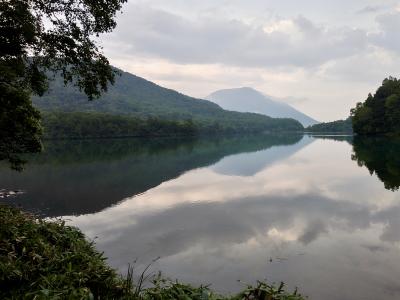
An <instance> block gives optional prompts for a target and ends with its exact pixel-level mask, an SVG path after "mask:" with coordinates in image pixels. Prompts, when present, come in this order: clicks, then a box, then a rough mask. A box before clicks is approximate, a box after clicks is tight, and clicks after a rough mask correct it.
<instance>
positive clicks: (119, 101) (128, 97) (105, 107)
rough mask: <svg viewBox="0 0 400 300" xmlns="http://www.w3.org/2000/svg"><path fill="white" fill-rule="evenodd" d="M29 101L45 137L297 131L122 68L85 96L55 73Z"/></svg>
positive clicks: (294, 125)
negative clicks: (102, 90) (91, 96)
mask: <svg viewBox="0 0 400 300" xmlns="http://www.w3.org/2000/svg"><path fill="white" fill-rule="evenodd" d="M33 103H34V105H35V106H36V107H37V108H39V109H40V110H41V111H42V113H43V112H44V113H43V116H44V126H45V128H46V127H47V129H46V130H45V132H46V133H47V136H58V135H59V134H60V135H61V136H74V135H76V133H77V132H80V133H81V134H79V135H80V136H88V135H89V136H108V135H109V133H110V132H111V133H112V132H114V133H113V136H121V135H122V136H136V135H140V136H142V135H148V134H147V133H149V132H153V131H154V129H155V128H156V129H157V127H163V126H164V125H165V126H167V127H169V128H163V129H160V130H158V133H156V134H154V135H164V134H165V135H170V133H171V132H172V131H174V130H177V131H178V132H179V133H178V134H177V135H181V134H193V133H215V132H217V133H218V132H221V133H223V132H262V131H301V130H303V127H302V125H301V124H300V123H299V122H298V121H296V120H293V119H288V118H286V119H275V118H270V117H267V116H263V115H259V114H255V113H239V112H231V111H226V110H223V109H222V108H221V107H219V106H218V105H216V104H214V103H212V102H210V101H206V100H201V99H196V98H192V97H189V96H186V95H183V94H181V93H178V92H176V91H173V90H170V89H166V88H163V87H160V86H158V85H156V84H154V83H152V82H149V81H147V80H145V79H143V78H140V77H137V76H135V75H132V74H130V73H127V72H122V71H121V76H118V77H117V78H116V83H115V85H114V86H111V87H110V89H109V91H108V92H107V93H106V94H104V95H103V96H102V97H101V98H100V99H97V100H94V101H88V99H87V97H86V96H85V95H84V94H83V93H80V92H79V91H78V90H77V89H76V88H73V87H65V86H64V84H63V82H62V80H60V79H59V78H56V79H55V80H54V81H53V82H52V83H51V85H50V92H49V93H47V94H46V95H44V96H43V97H34V99H33ZM54 113H56V115H54ZM61 113H64V114H61ZM65 113H68V114H65ZM77 113H78V114H77ZM82 113H86V114H82ZM88 113H89V114H88ZM116 116H118V117H116ZM49 126H51V128H50V127H49ZM105 126H106V127H107V128H108V129H106V128H104V127H105ZM188 126H189V127H190V128H189V129H188V128H187V127H188ZM77 127H80V128H82V129H79V128H77ZM88 127H91V129H88ZM112 127H114V128H115V131H112ZM184 127H185V128H184ZM85 128H86V129H87V130H86V129H85ZM60 130H62V132H60ZM96 130H98V131H102V133H101V132H97V131H96ZM156 131H157V130H156ZM146 132H147V133H146Z"/></svg>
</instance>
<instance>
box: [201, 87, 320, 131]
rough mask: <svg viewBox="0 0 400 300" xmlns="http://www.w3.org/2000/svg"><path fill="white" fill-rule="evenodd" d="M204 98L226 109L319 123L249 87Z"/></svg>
mask: <svg viewBox="0 0 400 300" xmlns="http://www.w3.org/2000/svg"><path fill="white" fill-rule="evenodd" d="M206 99H207V100H210V101H212V102H214V103H216V104H218V105H219V106H221V107H222V108H224V109H227V110H232V111H239V112H252V113H259V114H263V115H267V116H270V117H273V118H292V119H295V120H297V121H299V122H300V123H301V124H302V125H303V126H310V125H314V124H317V123H319V122H318V121H316V120H314V119H313V118H311V117H309V116H307V115H306V114H304V113H302V112H300V111H298V110H296V109H295V108H293V107H291V106H290V105H288V104H286V103H283V102H279V101H276V100H273V99H271V98H270V97H267V96H265V95H263V94H262V93H260V92H259V91H256V90H254V89H252V88H249V87H243V88H236V89H226V90H219V91H216V92H214V93H212V94H210V95H209V96H207V97H206Z"/></svg>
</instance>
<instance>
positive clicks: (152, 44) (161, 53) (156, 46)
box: [113, 6, 367, 67]
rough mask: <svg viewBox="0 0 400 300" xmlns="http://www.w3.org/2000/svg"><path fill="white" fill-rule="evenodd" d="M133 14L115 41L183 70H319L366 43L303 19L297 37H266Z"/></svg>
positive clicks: (213, 23)
mask: <svg viewBox="0 0 400 300" xmlns="http://www.w3.org/2000/svg"><path fill="white" fill-rule="evenodd" d="M130 8H131V10H130V11H129V12H126V13H125V17H124V18H122V19H121V20H120V21H119V26H118V29H117V32H116V34H115V35H114V36H113V38H114V39H117V40H119V41H123V42H124V43H127V44H129V45H130V46H131V47H132V48H131V49H132V52H133V53H132V55H134V54H135V53H136V54H140V55H146V56H149V55H151V56H153V57H161V58H164V59H168V60H171V61H174V62H177V63H183V64H184V63H221V64H227V65H237V66H253V67H255V66H256V67H265V66H270V67H273V66H297V67H307V66H317V65H320V64H323V63H325V62H327V61H330V60H334V59H338V58H343V57H349V56H352V55H354V54H357V53H359V52H360V51H362V50H363V49H364V48H365V46H366V42H367V39H366V33H365V32H364V31H363V30H358V29H351V28H347V27H342V28H334V29H330V28H326V27H322V26H317V25H315V24H313V23H312V22H311V21H310V20H308V19H306V18H304V17H302V16H299V17H296V18H294V19H292V22H293V26H294V27H295V29H296V32H295V33H289V32H284V31H272V32H266V31H264V30H263V28H262V27H261V26H252V25H249V24H246V23H244V22H242V21H239V20H224V19H214V18H198V19H196V20H189V19H185V18H183V17H181V16H178V15H175V14H172V13H169V12H166V11H162V10H155V9H150V8H146V7H143V6H131V7H130Z"/></svg>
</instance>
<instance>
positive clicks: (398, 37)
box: [370, 12, 400, 54]
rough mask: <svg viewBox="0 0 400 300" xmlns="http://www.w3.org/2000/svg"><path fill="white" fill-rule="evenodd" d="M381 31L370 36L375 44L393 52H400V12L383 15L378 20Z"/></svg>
mask: <svg viewBox="0 0 400 300" xmlns="http://www.w3.org/2000/svg"><path fill="white" fill-rule="evenodd" d="M376 21H377V23H378V24H379V28H380V31H379V32H378V33H374V34H371V35H370V40H371V42H372V43H373V44H375V45H377V46H379V47H382V48H385V49H387V50H391V51H393V52H395V53H396V54H398V53H399V51H400V33H399V28H400V12H392V13H388V14H382V15H380V16H378V17H377V18H376Z"/></svg>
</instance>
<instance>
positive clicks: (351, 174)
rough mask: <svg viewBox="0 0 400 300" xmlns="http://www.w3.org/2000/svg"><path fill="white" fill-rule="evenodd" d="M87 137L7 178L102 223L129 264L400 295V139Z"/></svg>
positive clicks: (106, 241) (105, 245)
mask: <svg viewBox="0 0 400 300" xmlns="http://www.w3.org/2000/svg"><path fill="white" fill-rule="evenodd" d="M76 143H77V144H76V145H74V146H65V145H62V144H60V145H59V146H56V145H53V146H51V147H50V146H49V147H48V149H49V152H48V153H47V154H44V155H43V156H40V157H37V158H35V159H33V160H32V161H31V164H30V166H28V170H27V171H26V173H25V174H19V175H18V174H17V175H12V176H14V177H12V176H10V175H11V174H14V173H11V171H7V170H2V171H1V175H0V176H1V180H2V182H6V183H7V184H10V185H11V184H14V185H13V186H12V188H22V189H25V190H26V191H27V193H26V194H25V195H24V197H25V198H16V199H18V201H20V202H21V203H22V204H23V205H27V206H28V207H31V208H35V205H36V208H39V209H40V208H42V207H45V205H48V206H49V207H50V208H49V210H48V215H64V216H65V218H66V219H68V220H69V221H68V222H69V223H70V224H72V225H75V226H78V227H79V228H81V229H82V230H83V232H84V233H85V234H87V236H88V237H89V238H95V237H97V239H96V244H97V246H98V248H99V249H100V250H101V251H104V252H105V254H106V256H108V261H109V263H110V264H111V265H112V266H114V267H115V268H118V269H119V270H120V271H121V272H125V271H126V267H127V265H128V263H131V262H133V261H134V260H135V259H138V263H137V265H136V268H137V270H138V272H140V271H141V270H142V268H143V266H144V265H146V264H147V263H149V262H150V261H151V260H153V259H154V258H156V257H159V256H160V257H161V258H160V260H158V261H157V262H156V263H155V264H154V266H153V267H152V268H153V270H162V271H163V272H164V273H165V275H167V276H169V277H171V278H179V279H180V280H182V281H185V282H191V283H195V284H201V283H202V284H209V283H212V284H213V285H212V286H211V287H212V288H214V289H216V290H217V291H222V292H233V291H236V290H238V289H241V288H242V285H241V284H239V283H237V280H243V281H244V282H253V281H255V280H257V279H264V278H267V279H268V280H270V281H277V282H278V281H281V280H282V281H285V282H286V283H287V284H288V285H289V288H294V287H295V286H298V287H299V289H300V291H301V292H302V293H303V294H306V295H308V296H309V297H310V299H324V300H334V299H363V300H365V299H366V300H369V299H371V300H372V299H374V300H375V299H399V298H400V282H399V281H398V278H399V276H400V259H399V257H400V250H399V249H400V248H399V246H400V194H399V192H398V191H397V189H398V187H399V180H398V178H399V176H398V175H399V172H398V169H399V164H398V158H397V156H396V155H395V154H396V153H399V150H400V149H399V143H398V142H396V140H394V139H379V140H374V139H365V138H359V137H355V138H352V137H344V136H342V137H338V136H336V137H332V136H331V137H328V136H325V137H320V136H304V137H302V136H281V137H279V136H258V137H248V138H239V137H236V138H224V139H215V140H190V141H187V140H186V141H177V140H175V141H173V140H159V141H157V142H155V141H153V142H145V141H144V140H143V141H140V142H138V141H137V140H135V141H132V140H126V141H117V142H115V141H103V142H102V143H96V142H95V141H91V142H84V143H83V142H79V143H78V142H76ZM121 143H122V144H121ZM79 145H80V146H79ZM88 145H92V146H88ZM111 145H113V146H111ZM117 145H119V146H118V147H117ZM113 148H114V150H113ZM46 155H47V157H46ZM371 174H372V175H371ZM24 176H25V177H24ZM43 187H47V190H46V189H45V190H42V188H43ZM30 193H31V194H30ZM29 195H31V197H32V198H30V197H29ZM53 195H55V198H54V199H56V200H57V201H60V203H62V205H60V203H57V201H55V202H54V204H52V203H51V199H52V198H51V197H52V196H53ZM41 197H42V198H46V201H45V202H43V203H40V205H37V203H36V204H35V202H34V200H32V199H37V200H38V201H40V200H39V199H41ZM74 197H77V198H76V199H75V198H74ZM28 199H29V200H28ZM60 199H61V200H60ZM85 201H86V202H85ZM81 202H84V203H81ZM28 204H29V205H28ZM74 215H75V216H74Z"/></svg>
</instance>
